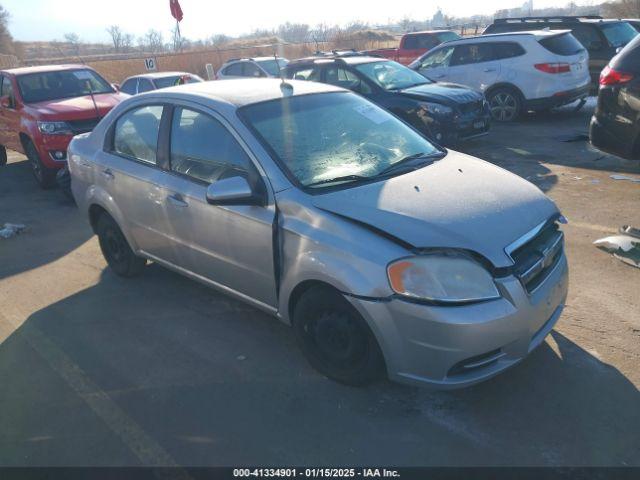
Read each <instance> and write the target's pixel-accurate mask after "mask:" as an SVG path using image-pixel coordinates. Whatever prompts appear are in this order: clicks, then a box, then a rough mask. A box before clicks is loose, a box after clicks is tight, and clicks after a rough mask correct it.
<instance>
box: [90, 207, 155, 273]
mask: <svg viewBox="0 0 640 480" xmlns="http://www.w3.org/2000/svg"><path fill="white" fill-rule="evenodd" d="M96 232H97V234H98V240H99V242H100V250H102V255H104V258H105V260H106V261H107V263H108V264H109V266H110V267H111V269H112V270H113V271H114V272H116V274H117V275H119V276H121V277H135V276H136V275H139V274H140V273H141V272H142V269H143V268H144V266H145V264H146V263H147V260H146V259H145V258H141V257H138V256H136V254H135V253H133V250H131V247H130V246H129V243H128V242H127V239H126V238H125V236H124V234H123V233H122V230H120V227H119V226H118V224H117V223H116V221H115V220H114V219H113V218H111V216H110V215H108V214H106V213H103V214H102V215H100V218H98V222H97V224H96Z"/></svg>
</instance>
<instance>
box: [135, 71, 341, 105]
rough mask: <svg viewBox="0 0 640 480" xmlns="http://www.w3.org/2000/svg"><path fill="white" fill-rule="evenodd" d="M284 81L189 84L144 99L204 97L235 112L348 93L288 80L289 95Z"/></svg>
mask: <svg viewBox="0 0 640 480" xmlns="http://www.w3.org/2000/svg"><path fill="white" fill-rule="evenodd" d="M282 83H283V82H282V80H280V79H278V78H239V79H233V80H225V81H218V82H201V83H189V84H186V85H180V86H177V87H169V88H163V89H162V90H161V91H160V92H159V93H156V92H158V91H153V92H148V93H144V94H142V95H144V96H145V97H155V96H159V97H162V96H165V97H166V96H167V95H171V94H177V95H180V96H198V97H204V98H207V99H210V100H213V101H216V102H220V103H225V104H228V105H233V106H235V107H236V108H240V107H243V106H245V105H250V104H253V103H260V102H266V101H269V100H276V99H279V98H283V97H287V96H294V97H295V96H300V95H309V94H315V93H328V92H348V91H349V90H345V89H344V88H340V87H336V86H333V85H328V84H324V83H316V82H309V81H306V80H287V81H286V82H285V83H286V84H288V85H290V86H291V87H292V89H291V91H290V92H289V91H288V90H287V89H284V88H281V85H282Z"/></svg>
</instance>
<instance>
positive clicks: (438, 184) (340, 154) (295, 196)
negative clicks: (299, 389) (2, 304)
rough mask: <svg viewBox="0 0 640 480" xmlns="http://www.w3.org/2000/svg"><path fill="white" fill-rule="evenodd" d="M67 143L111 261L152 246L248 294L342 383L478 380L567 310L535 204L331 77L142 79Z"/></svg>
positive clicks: (170, 264)
mask: <svg viewBox="0 0 640 480" xmlns="http://www.w3.org/2000/svg"><path fill="white" fill-rule="evenodd" d="M69 150H70V151H69V157H68V158H69V169H70V171H71V176H72V191H73V195H74V197H75V199H76V201H77V203H78V205H79V207H80V209H81V211H82V212H83V213H84V214H86V215H87V217H88V219H89V221H90V222H91V225H92V227H93V229H94V231H95V232H96V233H97V235H98V238H99V242H100V247H101V249H102V252H103V254H104V256H105V258H106V260H107V262H108V264H109V266H110V267H111V268H112V269H113V270H114V271H115V272H116V273H117V274H119V275H122V276H126V277H129V276H134V275H136V274H139V273H140V272H142V271H143V269H144V265H145V263H146V262H147V261H148V260H151V261H153V262H156V263H158V264H160V265H163V266H165V267H167V268H170V269H172V270H175V271H177V272H179V273H181V274H183V275H186V276H188V277H191V278H193V279H195V280H198V281H200V282H203V283H205V284H207V285H210V286H212V287H214V288H217V289H220V290H222V291H223V292H226V293H228V294H230V295H233V296H235V297H237V298H239V299H241V300H243V301H246V302H249V303H251V304H252V305H254V306H256V307H258V308H260V309H262V310H264V311H266V312H269V313H271V314H273V315H274V316H276V317H278V318H279V319H280V320H282V321H283V322H286V323H288V324H290V325H292V327H293V329H294V332H295V335H296V338H297V340H298V343H299V345H300V347H301V349H302V351H303V352H304V354H305V356H306V358H307V359H308V360H309V362H310V363H311V364H312V365H313V366H314V367H315V368H316V369H317V370H319V371H320V372H322V373H323V374H325V375H327V376H328V377H330V378H332V379H335V380H337V381H339V382H343V383H346V384H366V383H369V382H371V381H373V380H375V379H377V378H379V377H380V376H382V375H384V374H385V373H386V374H387V375H388V376H389V377H390V378H391V379H393V380H397V381H402V382H409V383H416V384H422V385H430V386H434V387H438V388H453V387H461V386H466V385H470V384H473V383H475V382H478V381H481V380H485V379H487V378H489V377H491V376H493V375H495V374H497V373H499V372H501V371H503V370H504V369H506V368H508V367H510V366H512V365H514V364H515V363H517V362H518V361H520V360H522V359H523V358H524V357H526V356H527V354H528V353H530V352H531V351H532V350H533V349H534V348H535V347H537V346H538V345H539V344H540V343H542V342H543V341H544V338H545V337H546V336H547V334H548V333H549V332H550V330H551V329H552V328H553V326H554V324H555V323H556V321H557V320H558V317H559V316H560V314H561V312H562V308H563V306H564V302H565V299H566V295H567V261H566V257H565V254H564V249H563V236H562V232H561V230H560V229H559V225H558V223H559V221H560V220H562V217H561V215H560V212H559V211H558V209H557V208H556V206H555V205H554V203H553V202H552V201H551V200H550V199H549V198H547V197H546V196H545V195H544V194H543V193H542V192H541V191H540V190H538V189H537V188H536V187H535V186H533V185H532V184H530V183H529V182H527V181H525V180H523V179H522V178H520V177H518V176H516V175H513V174H511V173H509V172H507V171H505V170H502V169H500V168H498V167H496V166H494V165H492V164H490V163H487V162H484V161H481V160H478V159H476V158H472V157H469V156H467V155H463V154H461V153H457V152H453V151H446V150H444V149H442V148H441V147H439V146H437V145H434V144H432V143H430V142H429V141H428V140H427V139H425V138H424V137H423V136H422V135H421V134H420V133H419V132H418V131H416V130H415V129H413V128H412V127H411V126H409V125H407V124H405V123H404V122H402V121H401V120H399V119H398V118H397V117H395V116H393V115H392V114H390V113H388V112H387V111H385V110H383V109H381V108H380V107H378V106H376V105H374V104H372V103H370V102H369V101H367V100H365V99H364V98H362V97H360V96H358V95H356V94H354V93H351V92H349V91H346V90H343V89H340V88H337V87H333V86H329V85H321V84H317V83H313V82H297V81H289V82H288V83H283V82H281V81H280V80H276V79H273V80H271V79H261V80H252V79H251V80H250V79H247V80H230V81H227V82H208V83H197V84H191V85H185V86H180V87H174V88H170V89H166V90H163V91H162V92H151V93H146V94H142V95H139V96H136V97H132V98H130V99H128V100H126V101H124V102H122V103H121V104H120V105H119V106H118V107H116V108H114V109H113V110H112V111H111V112H110V113H109V114H108V115H107V116H106V117H105V118H104V119H103V120H102V121H101V122H100V124H99V125H98V126H97V127H96V128H95V130H94V131H93V132H92V133H90V134H85V135H81V136H78V137H76V138H75V139H74V140H73V142H72V143H71V145H70V147H69ZM176 321H179V319H176Z"/></svg>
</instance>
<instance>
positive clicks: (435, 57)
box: [416, 46, 455, 82]
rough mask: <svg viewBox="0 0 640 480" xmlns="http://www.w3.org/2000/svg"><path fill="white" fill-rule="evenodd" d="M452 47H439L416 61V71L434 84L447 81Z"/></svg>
mask: <svg viewBox="0 0 640 480" xmlns="http://www.w3.org/2000/svg"><path fill="white" fill-rule="evenodd" d="M454 48H455V47H453V46H450V47H440V48H438V49H436V50H433V51H432V52H429V53H427V54H426V55H425V56H424V57H423V58H422V59H420V60H419V61H418V65H417V67H416V70H417V71H418V72H420V73H421V74H422V75H424V76H425V77H427V78H430V79H431V80H434V81H436V82H446V81H449V74H450V73H451V72H450V70H449V64H450V62H451V57H452V56H453V51H454Z"/></svg>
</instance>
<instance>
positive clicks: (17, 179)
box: [0, 154, 93, 279]
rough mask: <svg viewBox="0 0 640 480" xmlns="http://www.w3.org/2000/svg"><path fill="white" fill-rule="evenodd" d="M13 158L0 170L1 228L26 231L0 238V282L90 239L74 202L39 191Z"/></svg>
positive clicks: (25, 167) (24, 166)
mask: <svg viewBox="0 0 640 480" xmlns="http://www.w3.org/2000/svg"><path fill="white" fill-rule="evenodd" d="M12 157H14V158H13V159H12V160H13V161H10V162H9V163H8V164H7V165H5V166H3V167H0V226H2V225H4V224H5V223H18V224H24V225H26V226H27V231H26V232H25V233H23V234H21V235H19V236H16V237H12V238H10V239H1V238H0V279H2V278H5V277H8V276H11V275H16V274H18V273H21V272H25V271H27V270H32V269H34V268H37V267H40V266H42V265H45V264H48V263H50V262H53V261H54V260H57V259H59V258H61V257H63V256H64V255H66V254H67V253H69V252H70V251H72V250H75V249H76V248H77V247H79V246H80V245H82V244H83V243H84V242H86V241H87V240H88V239H89V238H90V237H91V236H92V235H93V232H91V228H90V227H89V224H88V222H87V221H86V220H85V219H84V218H83V217H82V216H81V215H80V214H79V213H78V209H77V208H76V206H75V205H74V204H73V202H71V201H70V200H69V199H67V198H66V197H65V196H64V195H63V194H62V192H60V191H58V190H56V189H54V190H42V189H40V188H39V187H38V185H37V184H36V181H35V179H34V178H33V174H32V173H31V168H30V166H29V163H28V162H27V160H26V159H25V160H15V159H17V158H23V157H21V156H20V157H18V155H17V154H12ZM25 252H28V254H25ZM9 259H10V260H11V261H9ZM16 259H20V260H19V261H16Z"/></svg>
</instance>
